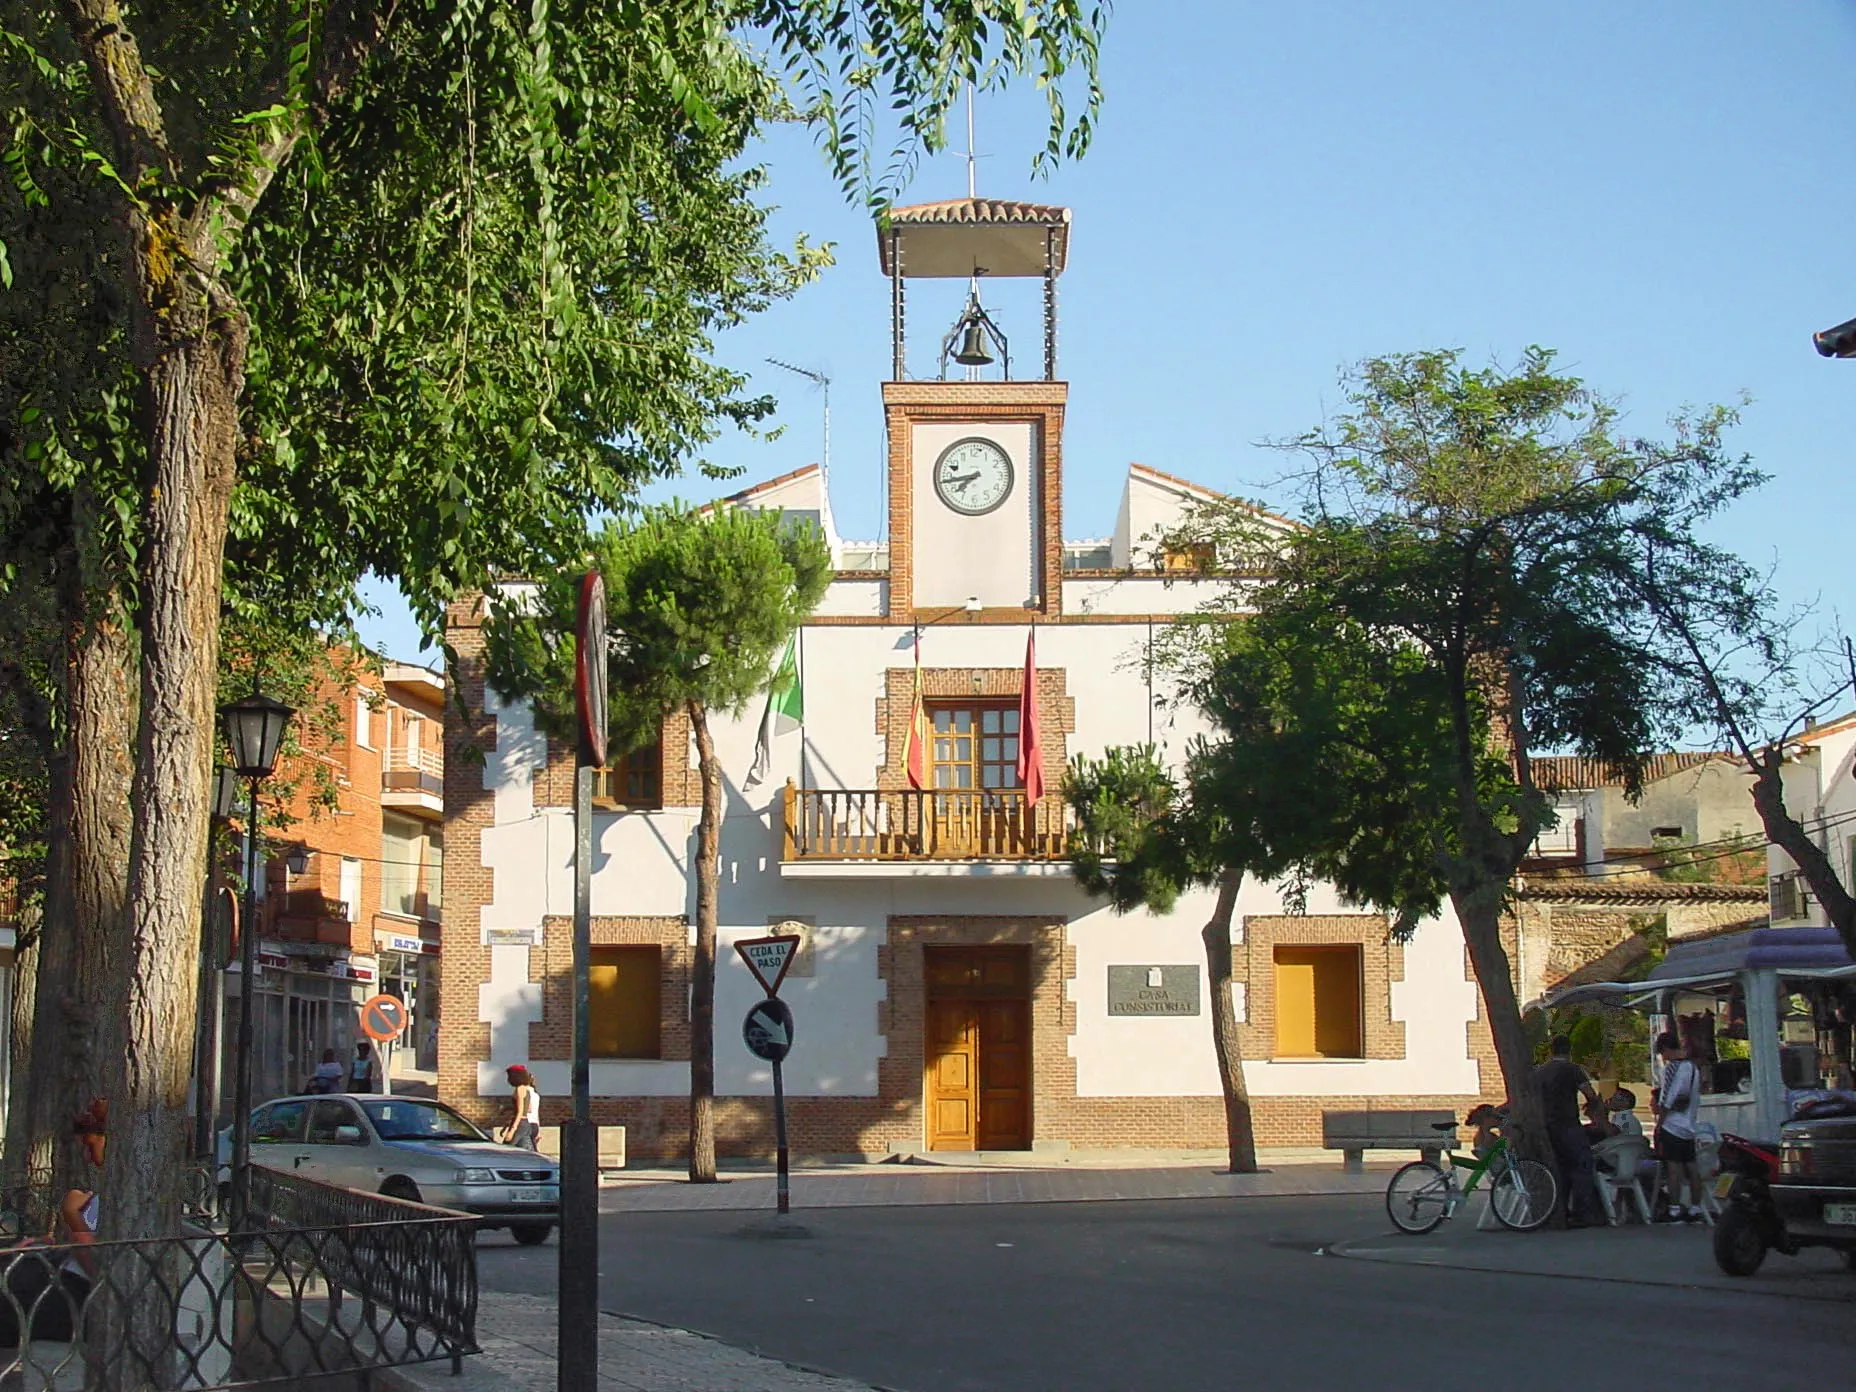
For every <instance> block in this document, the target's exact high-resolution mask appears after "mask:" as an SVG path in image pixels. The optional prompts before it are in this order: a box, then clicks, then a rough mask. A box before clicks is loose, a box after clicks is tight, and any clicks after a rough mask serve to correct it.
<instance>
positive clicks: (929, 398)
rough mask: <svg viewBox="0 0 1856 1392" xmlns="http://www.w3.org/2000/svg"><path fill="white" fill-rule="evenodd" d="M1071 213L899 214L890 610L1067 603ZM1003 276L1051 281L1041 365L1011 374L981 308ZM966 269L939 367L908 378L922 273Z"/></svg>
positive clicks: (891, 231)
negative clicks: (987, 285)
mask: <svg viewBox="0 0 1856 1392" xmlns="http://www.w3.org/2000/svg"><path fill="white" fill-rule="evenodd" d="M1069 232H1070V210H1069V209H1067V208H1055V207H1048V206H1045V205H1041V204H1033V203H1011V202H1004V201H1001V200H999V199H992V198H957V199H951V200H948V201H946V202H941V203H924V204H919V205H917V206H914V207H909V208H895V209H892V210H891V212H890V215H889V219H888V222H887V223H886V224H884V225H883V226H881V227H879V229H878V232H877V247H878V252H879V254H880V256H881V260H882V266H883V270H884V273H885V274H887V275H888V276H889V281H890V316H891V335H892V340H893V344H894V359H893V361H894V367H893V372H892V377H891V380H890V381H888V382H886V383H884V384H883V408H884V418H885V423H886V425H887V427H888V434H889V616H890V617H891V618H893V619H898V620H901V621H904V622H914V621H915V620H916V619H917V618H918V617H934V616H936V615H938V614H940V613H945V612H947V611H950V610H955V609H964V608H966V607H967V605H968V603H969V601H970V600H973V599H977V600H978V601H979V607H980V615H979V618H980V620H981V621H982V622H984V621H986V620H987V619H989V618H990V619H992V620H994V621H1005V622H1012V623H1023V622H1024V621H1025V618H1026V613H1027V611H1028V610H1029V611H1034V612H1036V613H1037V614H1039V615H1041V616H1043V617H1046V618H1056V617H1057V616H1058V614H1059V613H1060V612H1061V611H1062V603H1063V586H1062V564H1061V557H1062V536H1063V532H1062V508H1063V479H1062V460H1063V411H1064V404H1065V401H1066V399H1067V397H1068V393H1069V388H1068V385H1067V384H1066V383H1064V382H1060V381H1058V380H1057V277H1058V276H1060V275H1061V274H1062V273H1063V267H1064V263H1065V260H1066V258H1067V257H1068V254H1069ZM1000 277H1036V278H1040V279H1042V281H1043V283H1044V341H1043V344H1042V353H1041V355H1040V356H1041V362H1038V360H1037V359H1033V361H1034V362H1036V363H1037V365H1039V366H1041V368H1042V371H1041V373H1037V374H1036V375H1027V374H1025V373H1024V372H1023V371H1022V369H1023V367H1024V365H1025V362H1024V359H1025V356H1026V355H1025V354H1024V353H1023V350H1022V348H1021V350H1020V357H1019V367H1020V369H1021V370H1020V371H1019V372H1018V373H1016V374H1015V373H1014V370H1013V357H1012V351H1011V344H1010V342H1009V340H1008V339H1007V337H1006V335H1005V334H1004V333H1003V332H1002V331H1001V330H1000V328H999V327H998V325H997V324H995V323H994V322H993V319H992V316H991V315H990V314H989V313H988V312H987V311H986V309H985V307H984V306H983V304H982V303H981V297H980V286H981V284H982V282H984V281H986V280H992V279H997V278H1000ZM917 279H941V280H948V279H961V280H965V281H967V283H968V293H967V301H966V307H965V308H964V309H963V310H962V311H961V315H960V318H959V320H958V321H957V322H956V323H955V325H954V327H953V329H952V330H951V331H950V332H949V333H948V334H947V336H946V337H945V338H944V339H943V340H942V342H941V348H940V357H939V361H938V362H937V363H936V364H935V375H934V376H930V377H921V378H911V377H910V376H909V371H908V362H907V351H906V308H907V289H908V282H909V281H910V280H917Z"/></svg>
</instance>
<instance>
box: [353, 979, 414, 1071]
mask: <svg viewBox="0 0 1856 1392" xmlns="http://www.w3.org/2000/svg"><path fill="white" fill-rule="evenodd" d="M409 1022H410V1016H409V1015H408V1014H407V1011H406V1002H405V1001H403V1000H401V999H400V998H399V997H398V996H389V995H387V994H386V993H385V992H382V993H381V994H380V995H377V996H369V997H368V998H367V999H366V1000H364V1001H362V1002H361V1033H362V1034H365V1035H366V1036H367V1037H368V1038H369V1039H371V1040H373V1041H374V1043H375V1044H377V1045H379V1046H380V1047H379V1048H378V1049H377V1050H375V1058H374V1067H376V1068H378V1069H379V1070H380V1091H381V1093H382V1094H383V1095H385V1096H391V1095H392V1093H393V1041H394V1040H396V1039H398V1038H399V1037H400V1036H401V1035H402V1034H404V1033H405V1032H406V1026H407V1024H408V1023H409Z"/></svg>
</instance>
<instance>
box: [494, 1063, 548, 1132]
mask: <svg viewBox="0 0 1856 1392" xmlns="http://www.w3.org/2000/svg"><path fill="white" fill-rule="evenodd" d="M503 1076H504V1077H506V1078H508V1079H509V1086H510V1087H511V1088H513V1089H515V1091H514V1093H513V1094H512V1095H511V1097H510V1099H509V1100H510V1102H511V1103H512V1104H513V1105H512V1107H511V1109H510V1117H509V1124H508V1125H507V1126H505V1127H504V1128H503V1129H502V1132H501V1133H500V1135H499V1136H498V1137H497V1139H498V1140H500V1141H501V1142H502V1143H503V1144H504V1145H512V1146H520V1147H521V1148H522V1149H523V1150H535V1149H537V1148H538V1146H539V1144H540V1140H541V1091H540V1089H538V1088H537V1087H536V1086H535V1077H534V1075H533V1074H532V1073H530V1072H529V1071H528V1069H526V1068H524V1067H523V1066H522V1065H521V1064H519V1063H512V1064H510V1065H509V1067H508V1068H507V1069H505V1070H504V1073H503Z"/></svg>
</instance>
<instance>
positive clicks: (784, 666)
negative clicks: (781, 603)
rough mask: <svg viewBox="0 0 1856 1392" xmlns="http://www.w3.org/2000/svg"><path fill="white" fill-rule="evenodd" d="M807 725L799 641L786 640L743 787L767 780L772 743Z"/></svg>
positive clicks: (793, 639) (768, 690) (769, 688)
mask: <svg viewBox="0 0 1856 1392" xmlns="http://www.w3.org/2000/svg"><path fill="white" fill-rule="evenodd" d="M805 722H806V696H805V689H804V688H803V687H801V686H800V684H799V639H798V636H797V635H795V636H793V637H791V638H788V639H787V640H786V656H784V657H782V658H781V659H780V665H779V668H778V669H777V670H776V671H775V672H774V674H773V684H772V685H771V686H769V687H768V688H767V710H766V712H765V714H763V715H762V716H761V718H760V739H759V740H758V741H756V742H755V745H754V766H753V767H752V768H750V769H749V770H748V776H747V779H746V781H745V782H744V783H743V785H742V786H743V787H748V788H752V787H755V786H757V785H758V784H759V783H760V782H761V781H762V780H763V779H765V778H766V776H767V770H768V768H769V767H770V766H771V765H772V763H773V742H774V740H775V739H777V738H778V737H779V736H781V735H784V734H786V733H787V732H788V731H790V730H797V729H798V728H799V727H800V726H802V725H804V724H805Z"/></svg>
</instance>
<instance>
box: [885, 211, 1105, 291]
mask: <svg viewBox="0 0 1856 1392" xmlns="http://www.w3.org/2000/svg"><path fill="white" fill-rule="evenodd" d="M876 234H877V235H876V245H877V260H878V262H879V263H880V264H881V265H882V267H883V274H884V275H888V274H890V273H891V271H892V270H893V269H894V267H893V266H892V265H891V262H890V251H891V239H892V238H893V239H894V240H895V242H896V243H897V244H898V245H899V247H900V249H901V254H902V267H903V270H902V273H903V274H904V275H906V276H909V277H911V278H914V277H918V276H927V277H930V278H935V277H952V276H958V277H962V278H964V277H966V276H969V275H990V276H1038V275H1043V274H1044V272H1045V270H1046V265H1045V259H1046V255H1047V254H1048V256H1049V258H1050V264H1049V267H1048V269H1049V270H1050V271H1052V272H1053V273H1054V274H1057V275H1062V274H1063V269H1064V266H1065V265H1066V264H1067V263H1068V261H1069V257H1070V210H1069V209H1068V208H1059V207H1057V206H1056V205H1054V204H1050V203H1017V202H1013V201H1012V200H1010V199H1006V198H944V199H942V200H941V201H939V202H938V203H914V204H911V205H910V206H908V207H906V208H891V209H890V210H889V217H888V220H887V221H886V222H879V223H878V224H877V227H876Z"/></svg>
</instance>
